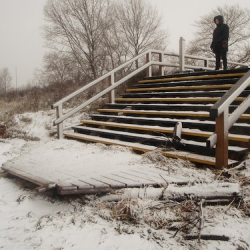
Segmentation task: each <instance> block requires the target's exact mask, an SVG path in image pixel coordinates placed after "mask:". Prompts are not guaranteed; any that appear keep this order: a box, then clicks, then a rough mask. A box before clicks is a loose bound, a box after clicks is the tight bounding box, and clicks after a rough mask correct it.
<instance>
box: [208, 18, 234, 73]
mask: <svg viewBox="0 0 250 250" xmlns="http://www.w3.org/2000/svg"><path fill="white" fill-rule="evenodd" d="M214 23H215V24H216V26H217V27H216V28H215V30H214V32H213V40H212V43H211V46H210V48H211V50H212V51H213V52H214V53H215V58H216V65H215V70H219V68H220V59H221V58H222V61H223V69H224V70H227V51H228V39H229V27H228V25H227V24H225V23H224V18H223V16H221V15H219V16H215V17H214Z"/></svg>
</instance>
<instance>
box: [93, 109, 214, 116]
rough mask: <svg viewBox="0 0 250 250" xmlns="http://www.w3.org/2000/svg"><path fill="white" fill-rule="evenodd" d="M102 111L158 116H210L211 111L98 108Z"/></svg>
mask: <svg viewBox="0 0 250 250" xmlns="http://www.w3.org/2000/svg"><path fill="white" fill-rule="evenodd" d="M97 111H98V112H100V113H122V114H136V115H158V116H184V117H187V116H188V117H202V118H209V117H210V113H209V112H205V111H203V112H198V111H197V112H187V111H185V112H178V111H154V110H153V111H152V110H126V109H98V110H97Z"/></svg>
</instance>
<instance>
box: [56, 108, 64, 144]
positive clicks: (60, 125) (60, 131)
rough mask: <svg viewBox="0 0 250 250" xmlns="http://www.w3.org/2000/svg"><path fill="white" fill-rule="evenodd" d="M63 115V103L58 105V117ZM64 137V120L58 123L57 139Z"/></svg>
mask: <svg viewBox="0 0 250 250" xmlns="http://www.w3.org/2000/svg"><path fill="white" fill-rule="evenodd" d="M61 116H62V104H60V105H58V106H57V107H56V118H57V119H58V118H60V117H61ZM62 138H63V122H61V123H59V124H58V125H57V139H62Z"/></svg>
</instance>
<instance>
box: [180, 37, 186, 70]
mask: <svg viewBox="0 0 250 250" xmlns="http://www.w3.org/2000/svg"><path fill="white" fill-rule="evenodd" d="M179 64H180V71H184V70H185V39H184V38H183V37H180V40H179Z"/></svg>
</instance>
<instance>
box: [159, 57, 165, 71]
mask: <svg viewBox="0 0 250 250" xmlns="http://www.w3.org/2000/svg"><path fill="white" fill-rule="evenodd" d="M163 57H164V54H163V53H160V54H159V61H160V62H163ZM159 74H160V76H163V75H164V67H163V66H162V65H161V66H160V67H159Z"/></svg>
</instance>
